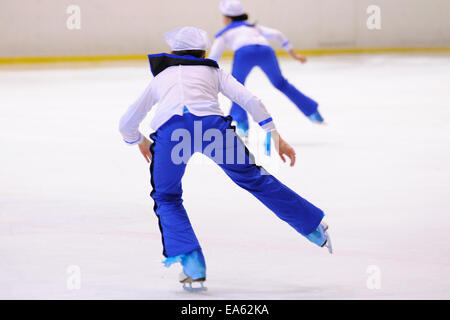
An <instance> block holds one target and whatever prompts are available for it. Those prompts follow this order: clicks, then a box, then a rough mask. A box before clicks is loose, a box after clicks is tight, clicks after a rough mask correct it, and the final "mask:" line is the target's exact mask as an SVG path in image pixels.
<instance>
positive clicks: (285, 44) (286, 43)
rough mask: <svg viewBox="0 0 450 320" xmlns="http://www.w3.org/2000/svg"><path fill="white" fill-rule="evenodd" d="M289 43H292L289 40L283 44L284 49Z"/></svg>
mask: <svg viewBox="0 0 450 320" xmlns="http://www.w3.org/2000/svg"><path fill="white" fill-rule="evenodd" d="M289 43H290V41H289V40H288V41H285V42H283V44H282V45H281V46H282V47H285V46H287V45H288V44H289Z"/></svg>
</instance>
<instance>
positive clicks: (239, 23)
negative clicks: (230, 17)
mask: <svg viewBox="0 0 450 320" xmlns="http://www.w3.org/2000/svg"><path fill="white" fill-rule="evenodd" d="M241 26H247V27H251V26H252V25H251V24H250V23H248V22H245V21H233V22H232V23H230V24H229V25H227V26H226V27H225V28H223V29H222V30H220V31H219V32H218V33H217V34H216V35H215V38H218V37H220V36H221V35H223V34H224V33H225V32H227V31H228V30H230V29H234V28H237V27H241Z"/></svg>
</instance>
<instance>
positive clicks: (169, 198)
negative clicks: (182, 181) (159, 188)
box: [151, 192, 183, 206]
mask: <svg viewBox="0 0 450 320" xmlns="http://www.w3.org/2000/svg"><path fill="white" fill-rule="evenodd" d="M181 196H182V195H181V194H173V193H164V192H154V193H152V194H151V197H152V198H153V200H155V202H156V203H157V204H158V205H169V206H178V205H181V204H182V203H183V199H182V198H181Z"/></svg>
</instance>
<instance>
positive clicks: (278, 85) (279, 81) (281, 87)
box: [272, 77, 289, 91]
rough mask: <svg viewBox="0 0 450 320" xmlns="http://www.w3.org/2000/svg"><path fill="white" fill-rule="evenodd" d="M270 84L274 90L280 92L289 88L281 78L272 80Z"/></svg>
mask: <svg viewBox="0 0 450 320" xmlns="http://www.w3.org/2000/svg"><path fill="white" fill-rule="evenodd" d="M272 83H273V85H274V86H275V88H277V89H278V90H280V91H283V90H285V89H286V88H287V87H288V86H289V82H288V81H287V80H286V79H285V78H283V77H280V78H278V79H276V80H274V81H273V82H272Z"/></svg>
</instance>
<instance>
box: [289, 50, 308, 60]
mask: <svg viewBox="0 0 450 320" xmlns="http://www.w3.org/2000/svg"><path fill="white" fill-rule="evenodd" d="M289 54H290V55H291V57H292V58H294V59H295V60H298V61H300V62H301V63H305V62H306V61H307V59H306V57H305V56H304V55H302V54H299V53H295V51H294V50H291V51H289Z"/></svg>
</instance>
